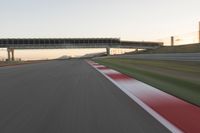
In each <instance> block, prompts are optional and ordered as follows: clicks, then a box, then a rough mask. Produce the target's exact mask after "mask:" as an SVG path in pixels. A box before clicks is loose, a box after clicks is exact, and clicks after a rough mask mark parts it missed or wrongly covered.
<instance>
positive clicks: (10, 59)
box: [7, 48, 15, 61]
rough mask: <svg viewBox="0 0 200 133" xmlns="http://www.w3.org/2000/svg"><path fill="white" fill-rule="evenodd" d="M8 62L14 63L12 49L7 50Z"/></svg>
mask: <svg viewBox="0 0 200 133" xmlns="http://www.w3.org/2000/svg"><path fill="white" fill-rule="evenodd" d="M7 51H8V59H7V60H8V61H14V60H15V55H14V49H11V48H8V49H7Z"/></svg>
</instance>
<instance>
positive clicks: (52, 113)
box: [0, 60, 169, 133]
mask: <svg viewBox="0 0 200 133" xmlns="http://www.w3.org/2000/svg"><path fill="white" fill-rule="evenodd" d="M0 132H1V133H68V132H69V133H70V132H71V133H134V132H135V133H136V132H137V133H150V132H152V133H155V132H156V133H158V132H161V133H165V132H169V131H168V130H167V129H166V128H165V127H164V126H163V125H161V124H160V123H159V122H158V121H157V120H155V119H154V118H153V117H152V116H150V115H149V114H148V113H147V112H145V111H144V110H143V109H142V108H141V107H140V106H139V105H137V104H136V103H135V102H134V101H133V100H131V99H130V98H129V97H128V96H127V95H126V94H124V93H123V92H122V91H121V90H120V89H118V88H117V87H116V86H115V85H113V84H112V83H111V82H110V81H108V80H107V79H106V78H105V77H104V76H102V75H101V74H100V73H99V72H97V71H96V70H95V69H94V68H92V67H91V66H89V65H88V64H87V63H86V62H85V61H83V60H71V61H52V62H45V63H39V64H30V65H22V66H12V67H3V68H0Z"/></svg>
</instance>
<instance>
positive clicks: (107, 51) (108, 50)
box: [106, 47, 110, 55]
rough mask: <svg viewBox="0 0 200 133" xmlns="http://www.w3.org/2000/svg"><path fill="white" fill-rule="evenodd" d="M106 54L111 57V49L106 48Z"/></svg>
mask: <svg viewBox="0 0 200 133" xmlns="http://www.w3.org/2000/svg"><path fill="white" fill-rule="evenodd" d="M106 53H107V55H110V48H109V47H108V48H106Z"/></svg>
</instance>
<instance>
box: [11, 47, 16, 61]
mask: <svg viewBox="0 0 200 133" xmlns="http://www.w3.org/2000/svg"><path fill="white" fill-rule="evenodd" d="M11 54H12V61H15V54H14V49H11Z"/></svg>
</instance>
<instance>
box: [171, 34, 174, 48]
mask: <svg viewBox="0 0 200 133" xmlns="http://www.w3.org/2000/svg"><path fill="white" fill-rule="evenodd" d="M171 46H174V37H173V36H171Z"/></svg>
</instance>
